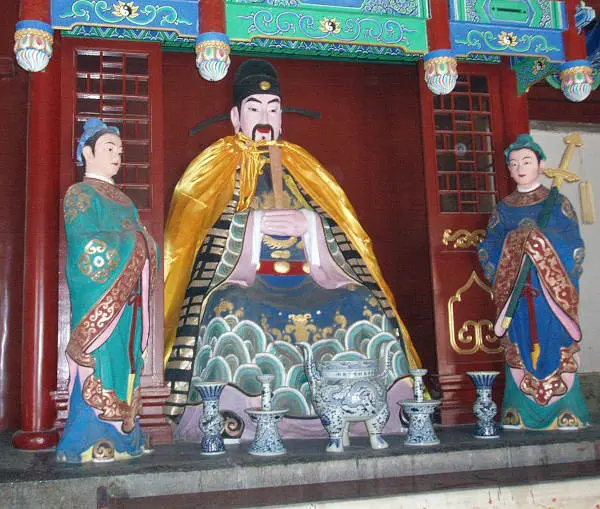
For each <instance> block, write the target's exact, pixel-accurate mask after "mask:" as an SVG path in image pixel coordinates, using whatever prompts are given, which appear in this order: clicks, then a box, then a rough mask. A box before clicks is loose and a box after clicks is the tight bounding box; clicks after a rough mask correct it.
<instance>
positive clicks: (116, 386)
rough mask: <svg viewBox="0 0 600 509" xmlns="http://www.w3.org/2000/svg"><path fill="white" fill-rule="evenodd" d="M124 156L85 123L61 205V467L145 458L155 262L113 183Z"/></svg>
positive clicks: (111, 131) (114, 132) (114, 134)
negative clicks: (79, 171)
mask: <svg viewBox="0 0 600 509" xmlns="http://www.w3.org/2000/svg"><path fill="white" fill-rule="evenodd" d="M122 153H123V144H122V142H121V138H120V137H119V130H118V129H117V128H115V127H109V126H107V125H106V124H104V123H103V122H101V121H99V120H97V119H90V120H88V121H87V122H86V124H85V126H84V132H83V134H82V136H81V139H80V140H79V144H78V146H77V159H78V160H79V161H81V162H83V161H85V178H84V179H83V182H80V183H77V184H74V185H72V186H71V187H70V188H69V190H68V191H67V193H66V195H65V199H64V221H65V233H66V239H67V264H66V277H67V283H68V286H69V294H70V299H71V335H70V339H69V343H68V345H67V352H66V355H67V360H68V365H69V413H68V418H67V421H66V424H65V428H64V430H63V432H62V436H61V439H60V442H59V444H58V446H57V448H56V457H57V460H58V461H62V462H68V463H82V462H87V461H111V460H113V459H125V458H131V457H135V456H139V455H141V454H142V453H143V452H144V451H145V437H144V433H143V431H142V429H141V427H140V423H139V415H140V412H141V405H142V401H141V394H140V379H141V375H142V370H143V367H144V352H145V351H146V348H147V346H148V338H149V332H150V327H149V325H150V295H151V294H152V290H153V288H154V285H155V282H156V275H157V269H158V257H157V248H156V244H155V242H154V240H153V239H152V237H151V236H150V235H149V234H148V232H147V231H146V229H145V227H144V226H143V225H142V223H141V221H140V218H139V215H138V211H137V209H136V207H135V205H134V204H133V202H132V201H131V199H129V198H128V197H127V196H126V195H125V194H124V193H122V192H121V191H120V190H119V188H118V187H116V186H115V184H114V181H113V180H112V177H114V176H115V175H116V174H117V172H118V171H119V168H120V166H121V158H122Z"/></svg>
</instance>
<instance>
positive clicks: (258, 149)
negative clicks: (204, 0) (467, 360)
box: [165, 60, 419, 438]
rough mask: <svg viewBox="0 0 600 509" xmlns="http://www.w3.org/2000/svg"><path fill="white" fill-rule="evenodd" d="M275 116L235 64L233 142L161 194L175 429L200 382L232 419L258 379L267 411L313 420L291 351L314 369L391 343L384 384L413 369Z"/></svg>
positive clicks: (397, 329) (311, 170)
mask: <svg viewBox="0 0 600 509" xmlns="http://www.w3.org/2000/svg"><path fill="white" fill-rule="evenodd" d="M281 117H282V105H281V91H280V83H279V81H278V76H277V73H276V71H275V69H274V68H273V67H272V66H271V65H270V64H269V63H268V62H265V61H262V60H249V61H247V62H244V63H243V64H242V65H241V66H240V68H239V69H238V72H237V74H236V77H235V84H234V106H233V108H232V109H231V121H232V123H233V127H234V129H235V132H236V134H235V136H228V137H226V138H222V139H220V140H218V141H217V142H215V143H214V144H212V145H211V146H209V147H208V148H207V149H206V150H204V151H203V152H202V153H201V154H200V155H199V156H198V157H196V158H195V159H194V160H193V161H192V162H191V163H190V165H189V166H188V168H187V169H186V171H185V173H184V174H183V176H182V178H181V180H180V181H179V183H178V184H177V187H176V189H175V192H174V195H173V199H172V202H171V208H170V212H169V218H168V221H167V229H166V238H165V270H166V273H165V315H166V334H165V343H166V346H167V354H166V355H167V357H166V359H168V361H167V363H166V371H165V378H166V380H167V382H168V384H169V385H170V389H171V396H170V398H169V400H168V402H167V405H166V414H167V416H169V417H170V418H171V419H172V420H173V421H175V422H179V421H180V417H181V415H182V414H183V412H184V411H186V414H187V413H188V411H192V410H191V407H194V406H196V407H197V405H199V404H200V403H201V401H200V399H199V396H198V394H197V392H196V391H195V390H194V384H195V383H198V382H202V381H225V382H227V383H228V384H229V387H227V388H226V389H225V391H224V392H223V395H222V396H221V408H222V409H228V410H231V411H233V412H235V413H237V414H238V416H241V414H243V411H242V410H243V408H246V407H248V406H251V405H250V403H249V400H248V399H247V397H252V396H257V395H259V394H260V391H261V385H260V383H259V382H258V380H257V379H256V376H257V375H260V374H261V373H265V374H272V375H274V376H275V379H274V392H273V396H274V398H273V405H274V406H278V407H285V408H288V409H289V412H288V416H291V417H311V416H313V417H314V410H313V409H312V406H311V399H310V389H309V384H308V381H307V379H306V376H305V374H304V368H303V360H302V355H301V353H300V352H299V351H298V349H296V348H295V346H294V345H295V344H296V343H299V342H306V343H309V344H310V345H311V347H312V350H313V354H314V357H315V360H316V361H317V362H319V361H321V360H327V359H364V358H372V359H378V358H379V356H380V353H381V352H382V351H383V350H382V349H383V348H384V347H385V345H386V344H387V343H388V342H390V341H391V342H394V343H395V345H394V347H393V350H392V353H393V360H392V363H393V376H390V379H389V384H390V385H391V384H393V383H394V382H395V381H397V380H398V379H399V378H403V377H406V376H407V375H408V369H409V366H411V367H415V366H418V365H419V359H418V356H417V354H416V352H415V351H414V349H413V347H412V345H411V342H410V337H409V335H408V333H407V331H406V328H405V327H404V325H403V324H402V321H401V320H400V317H399V316H398V313H397V312H396V309H395V307H394V301H393V297H392V295H391V293H390V290H389V288H388V286H387V285H386V283H385V281H384V279H383V277H382V275H381V271H380V269H379V266H378V264H377V261H376V259H375V255H374V253H373V249H372V246H371V240H370V239H369V237H368V236H367V234H366V233H365V231H364V230H363V228H362V227H361V225H360V223H359V221H358V219H357V217H356V214H355V212H354V210H353V208H352V206H351V205H350V203H349V201H348V198H347V197H346V195H345V194H344V192H343V191H342V189H341V188H340V187H339V185H338V184H337V183H336V181H335V180H334V178H333V177H332V176H331V175H330V174H329V173H328V172H327V171H326V170H325V169H324V168H323V166H322V165H321V164H320V163H319V162H318V161H317V160H316V159H314V158H313V157H312V156H311V155H310V154H308V153H307V152H306V151H305V150H304V149H302V148H301V147H299V146H297V145H294V144H292V143H289V142H285V141H281V139H280V136H281ZM232 388H235V389H236V390H235V391H231V390H230V389H232ZM228 390H229V392H228ZM234 392H235V393H236V394H234ZM228 394H229V395H230V397H231V401H230V404H228V403H227V398H228ZM234 407H235V408H234ZM186 408H187V410H186ZM197 421H198V417H197V416H196V417H194V418H193V423H192V424H191V426H190V428H191V429H192V430H196V431H197ZM182 426H183V422H181V423H180V426H179V427H180V428H181V427H182ZM284 428H285V426H284ZM179 435H180V436H181V433H180V434H179ZM288 436H290V435H288ZM184 438H185V437H184ZM188 438H191V437H188Z"/></svg>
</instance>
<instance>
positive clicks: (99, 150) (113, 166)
mask: <svg viewBox="0 0 600 509" xmlns="http://www.w3.org/2000/svg"><path fill="white" fill-rule="evenodd" d="M83 157H84V158H85V169H86V171H88V172H92V173H96V174H98V175H102V176H104V177H108V178H112V177H114V176H115V175H116V174H117V173H118V172H119V168H121V158H122V157H123V142H122V141H121V138H120V137H119V136H117V135H116V134H112V133H107V134H103V135H102V136H100V138H98V140H96V146H95V147H94V150H93V151H92V148H91V147H90V146H87V147H84V149H83Z"/></svg>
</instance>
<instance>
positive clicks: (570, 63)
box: [560, 59, 591, 72]
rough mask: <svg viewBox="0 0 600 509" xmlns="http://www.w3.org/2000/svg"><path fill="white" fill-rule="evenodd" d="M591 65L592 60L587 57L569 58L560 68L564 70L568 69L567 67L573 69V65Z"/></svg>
mask: <svg viewBox="0 0 600 509" xmlns="http://www.w3.org/2000/svg"><path fill="white" fill-rule="evenodd" d="M583 66H585V67H591V65H590V61H589V60H586V59H580V60H569V61H568V62H565V63H564V64H562V65H561V66H560V70H561V72H562V71H566V70H567V69H572V68H573V67H583Z"/></svg>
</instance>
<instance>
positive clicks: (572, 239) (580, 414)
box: [479, 135, 589, 430]
mask: <svg viewBox="0 0 600 509" xmlns="http://www.w3.org/2000/svg"><path fill="white" fill-rule="evenodd" d="M505 156H506V163H507V164H508V168H509V170H510V175H511V177H512V178H513V180H514V181H515V183H516V184H517V189H516V191H514V192H513V193H512V194H510V195H508V196H507V197H506V198H504V199H503V200H502V201H501V202H500V203H499V204H498V206H497V207H496V210H495V211H494V213H493V214H492V216H491V217H490V220H489V223H488V227H487V234H486V237H485V240H484V241H483V242H482V243H481V245H480V247H479V260H480V263H481V265H482V267H483V270H484V272H485V275H486V277H487V278H488V279H489V280H490V281H491V282H492V283H493V295H494V303H495V305H496V308H497V313H498V314H497V321H496V324H495V327H494V331H495V333H496V335H497V336H498V337H504V339H503V343H504V348H505V354H506V388H505V391H504V400H503V404H502V420H501V422H502V425H503V427H504V428H507V429H511V428H516V429H534V430H548V429H578V428H582V427H585V426H587V425H588V424H589V414H588V411H587V408H586V405H585V403H584V401H583V397H582V395H581V390H580V385H579V377H578V375H577V370H578V368H579V364H580V359H579V342H580V340H581V330H580V327H579V320H578V315H577V311H578V304H579V278H580V276H581V273H582V263H583V258H584V245H583V240H582V239H581V236H580V234H579V226H578V223H577V216H576V214H575V211H574V210H573V206H572V205H571V203H570V202H569V200H568V199H567V198H566V197H564V196H563V195H561V194H559V193H558V189H557V188H553V190H552V191H550V190H548V189H547V188H545V187H544V186H542V184H541V181H540V178H541V173H542V169H543V160H545V159H546V157H545V155H544V152H543V150H542V148H541V147H540V146H539V145H538V144H537V143H536V142H535V141H534V140H533V139H532V138H531V136H529V135H521V136H519V137H518V138H517V140H516V141H515V142H514V143H513V144H512V145H510V146H509V147H508V148H507V149H506V151H505ZM519 279H521V280H522V281H523V284H522V285H520V284H519V283H518V280H519ZM520 286H522V288H520ZM515 304H516V308H515V307H514V306H515ZM512 308H514V311H513V310H512ZM511 314H512V320H510V319H507V318H509V317H510V316H511Z"/></svg>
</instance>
